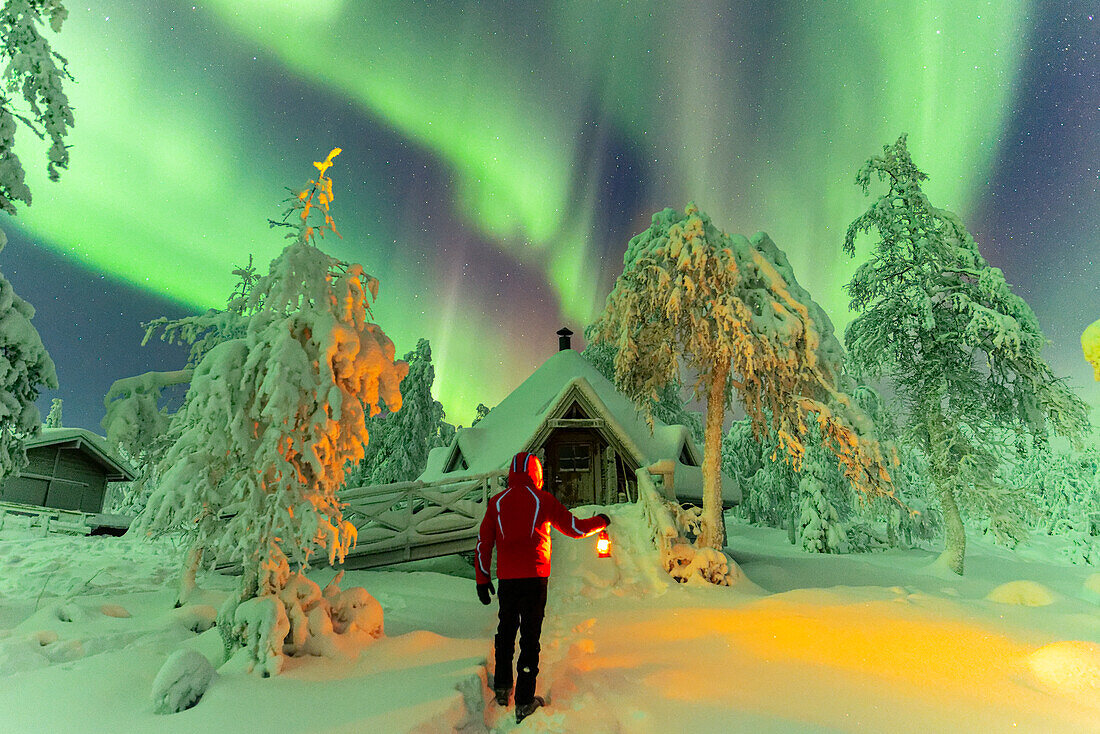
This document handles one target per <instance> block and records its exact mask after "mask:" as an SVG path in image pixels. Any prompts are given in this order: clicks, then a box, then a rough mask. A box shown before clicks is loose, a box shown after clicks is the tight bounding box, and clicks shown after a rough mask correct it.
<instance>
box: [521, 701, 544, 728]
mask: <svg viewBox="0 0 1100 734" xmlns="http://www.w3.org/2000/svg"><path fill="white" fill-rule="evenodd" d="M545 705H546V701H544V700H543V699H542V696H535V697H534V698H533V699H531V703H522V704H517V705H516V723H517V724H518V723H519V722H521V721H523V720H524V719H526V718H527V717H528V716H530V715H531V714H533V713H535V709H537V708H538V707H539V706H545Z"/></svg>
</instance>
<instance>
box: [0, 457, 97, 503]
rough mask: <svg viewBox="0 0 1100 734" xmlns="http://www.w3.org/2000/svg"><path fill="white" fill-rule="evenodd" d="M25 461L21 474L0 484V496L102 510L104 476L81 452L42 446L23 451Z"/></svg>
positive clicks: (10, 500) (95, 464)
mask: <svg viewBox="0 0 1100 734" xmlns="http://www.w3.org/2000/svg"><path fill="white" fill-rule="evenodd" d="M27 461H28V465H27V467H26V468H25V469H23V470H22V472H21V476H18V477H9V478H7V479H5V480H4V481H3V483H0V499H2V500H4V501H6V502H19V503H22V504H27V505H38V506H41V507H56V508H58V509H62V510H80V511H81V512H93V513H94V512H102V511H103V497H104V494H105V493H106V490H107V476H106V474H105V473H104V471H103V468H102V467H101V466H100V465H99V464H98V463H96V462H95V461H93V460H92V459H90V458H88V456H87V455H86V454H85V453H84V452H82V451H79V450H76V449H67V448H60V447H58V446H42V447H39V448H34V449H30V450H29V451H27Z"/></svg>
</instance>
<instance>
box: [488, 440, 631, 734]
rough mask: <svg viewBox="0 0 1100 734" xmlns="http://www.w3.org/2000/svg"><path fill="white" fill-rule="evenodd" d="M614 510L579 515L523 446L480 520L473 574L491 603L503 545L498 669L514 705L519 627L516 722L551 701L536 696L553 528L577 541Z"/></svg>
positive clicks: (503, 696) (497, 682)
mask: <svg viewBox="0 0 1100 734" xmlns="http://www.w3.org/2000/svg"><path fill="white" fill-rule="evenodd" d="M610 522H611V520H610V518H608V516H607V515H603V514H600V515H596V516H595V517H590V518H584V519H582V518H578V517H575V516H574V515H573V513H571V512H570V511H569V510H567V509H565V506H564V505H562V503H561V502H559V501H558V499H557V498H556V497H554V495H552V494H550V493H549V492H546V491H543V489H542V463H541V462H540V461H539V457H537V456H535V455H534V454H529V453H527V452H526V451H521V452H520V453H518V454H516V455H515V457H514V458H513V459H512V464H511V466H510V467H509V469H508V488H507V489H505V490H504V491H503V492H500V493H499V494H496V495H494V496H493V497H492V498H491V499H490V500H489V506H488V507H487V508H486V511H485V519H484V520H482V521H481V529H480V531H479V532H478V537H477V547H476V551H475V553H476V556H477V560H476V564H475V566H476V567H475V569H474V574H475V576H476V578H477V596H478V598H479V599H480V600H481V603H482V604H488V603H489V600H490V596H489V595H490V594H492V593H493V592H495V591H496V590H495V589H494V588H493V582H492V580H490V578H489V567H490V564H491V562H492V559H493V546H494V545H495V546H496V548H497V580H498V581H499V582H500V596H499V601H500V615H499V616H500V623H499V625H498V626H497V635H496V673H495V675H494V680H493V689H494V693H495V694H496V700H497V703H499V704H500V705H501V706H505V705H507V704H508V694H509V692H510V691H511V689H512V657H513V653H514V652H515V645H516V631H517V630H519V660H518V667H519V675H518V676H517V678H516V721H517V722H518V721H521V720H522V719H524V718H525V717H526V716H528V715H529V714H530V713H531V712H532V711H534V710H535V709H536V708H538V707H539V706H541V705H542V704H543V703H544V701H543V700H542V698H540V697H539V696H536V695H535V678H536V677H537V676H538V672H539V650H540V647H539V637H540V636H541V634H542V618H543V615H544V613H545V610H546V583H547V579H548V578H549V576H550V528H551V526H553V527H554V528H555V529H557V530H558V532H560V533H562V534H563V535H567V536H569V537H570V538H584V537H587V536H589V535H592V534H594V533H597V532H599V531H600V530H603V529H604V528H605V527H607V525H608V524H609V523H610Z"/></svg>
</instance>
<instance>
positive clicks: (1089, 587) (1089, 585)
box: [1083, 573, 1100, 604]
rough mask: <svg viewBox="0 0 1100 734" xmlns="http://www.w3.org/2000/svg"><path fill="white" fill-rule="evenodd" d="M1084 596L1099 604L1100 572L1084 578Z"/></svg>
mask: <svg viewBox="0 0 1100 734" xmlns="http://www.w3.org/2000/svg"><path fill="white" fill-rule="evenodd" d="M1083 586H1084V587H1085V598H1086V599H1089V600H1090V601H1094V602H1096V603H1098V604H1100V573H1094V574H1092V575H1091V576H1089V577H1088V578H1087V579H1085V583H1084V584H1083Z"/></svg>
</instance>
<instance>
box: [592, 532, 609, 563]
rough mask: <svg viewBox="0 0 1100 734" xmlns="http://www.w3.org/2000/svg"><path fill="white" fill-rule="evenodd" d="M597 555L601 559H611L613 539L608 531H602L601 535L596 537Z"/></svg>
mask: <svg viewBox="0 0 1100 734" xmlns="http://www.w3.org/2000/svg"><path fill="white" fill-rule="evenodd" d="M596 555H598V556H599V557H600V558H610V557H611V538H610V537H609V536H608V534H607V531H606V530H601V531H600V534H599V535H597V536H596Z"/></svg>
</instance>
